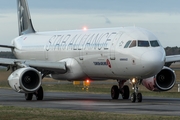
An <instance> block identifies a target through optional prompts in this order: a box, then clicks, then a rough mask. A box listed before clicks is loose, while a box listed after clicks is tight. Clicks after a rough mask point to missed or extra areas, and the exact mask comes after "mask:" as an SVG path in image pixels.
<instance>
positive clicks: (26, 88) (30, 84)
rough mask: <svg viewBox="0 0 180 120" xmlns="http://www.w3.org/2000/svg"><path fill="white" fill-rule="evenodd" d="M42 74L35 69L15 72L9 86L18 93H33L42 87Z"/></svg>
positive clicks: (9, 78) (9, 79) (10, 77)
mask: <svg viewBox="0 0 180 120" xmlns="http://www.w3.org/2000/svg"><path fill="white" fill-rule="evenodd" d="M41 80H42V79H41V74H40V73H39V72H38V71H37V70H36V69H34V68H31V67H27V68H20V69H17V70H16V71H14V72H13V73H12V74H11V75H10V76H9V77H8V81H9V85H10V86H11V88H13V89H14V90H15V91H16V92H22V93H32V92H35V91H37V90H38V89H39V87H40V86H41Z"/></svg>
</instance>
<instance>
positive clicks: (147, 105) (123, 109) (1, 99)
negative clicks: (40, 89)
mask: <svg viewBox="0 0 180 120" xmlns="http://www.w3.org/2000/svg"><path fill="white" fill-rule="evenodd" d="M0 105H5V106H6V105H7V106H19V107H33V108H52V109H64V110H85V111H100V112H111V113H128V114H152V115H175V116H180V98H160V97H143V102H142V103H131V101H130V100H122V99H121V98H120V99H119V100H111V98H110V95H108V94H91V93H66V92H46V93H45V96H44V100H43V101H36V99H35V97H34V98H33V100H32V101H26V100H25V98H24V94H21V93H16V92H14V91H13V90H11V89H0Z"/></svg>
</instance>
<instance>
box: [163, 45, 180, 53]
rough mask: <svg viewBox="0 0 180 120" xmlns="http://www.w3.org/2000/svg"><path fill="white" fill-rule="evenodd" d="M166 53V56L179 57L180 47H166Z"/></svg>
mask: <svg viewBox="0 0 180 120" xmlns="http://www.w3.org/2000/svg"><path fill="white" fill-rule="evenodd" d="M164 49H165V51H166V55H177V54H180V47H177V46H176V47H166V48H164Z"/></svg>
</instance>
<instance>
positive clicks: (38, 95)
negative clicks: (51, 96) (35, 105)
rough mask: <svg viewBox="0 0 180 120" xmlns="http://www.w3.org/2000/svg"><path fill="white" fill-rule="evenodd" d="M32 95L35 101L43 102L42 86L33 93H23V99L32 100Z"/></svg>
mask: <svg viewBox="0 0 180 120" xmlns="http://www.w3.org/2000/svg"><path fill="white" fill-rule="evenodd" d="M33 95H35V96H36V99H37V100H43V97H44V92H43V88H42V86H41V87H40V88H39V89H38V90H37V91H36V92H34V93H25V99H26V100H32V98H33Z"/></svg>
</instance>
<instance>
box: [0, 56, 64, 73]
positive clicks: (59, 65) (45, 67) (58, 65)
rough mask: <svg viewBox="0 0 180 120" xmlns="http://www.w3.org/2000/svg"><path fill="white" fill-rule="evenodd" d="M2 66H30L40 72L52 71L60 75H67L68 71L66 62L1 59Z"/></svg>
mask: <svg viewBox="0 0 180 120" xmlns="http://www.w3.org/2000/svg"><path fill="white" fill-rule="evenodd" d="M0 65H1V66H20V67H23V66H29V67H33V68H36V69H37V70H39V71H51V72H58V73H65V72H66V71H67V68H66V63H65V62H48V61H38V60H19V59H7V58H0Z"/></svg>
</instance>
